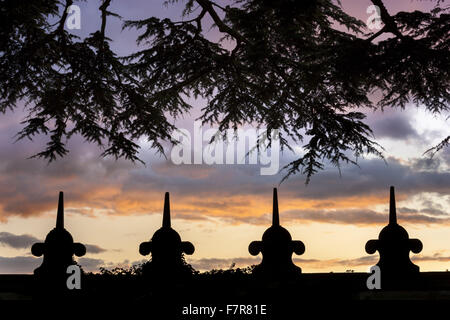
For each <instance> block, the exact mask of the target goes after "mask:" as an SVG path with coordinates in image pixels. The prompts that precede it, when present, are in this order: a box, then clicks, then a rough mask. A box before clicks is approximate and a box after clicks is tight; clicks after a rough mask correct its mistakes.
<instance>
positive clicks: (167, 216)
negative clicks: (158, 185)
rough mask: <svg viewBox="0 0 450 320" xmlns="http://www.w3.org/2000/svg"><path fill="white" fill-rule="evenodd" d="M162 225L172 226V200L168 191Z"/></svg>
mask: <svg viewBox="0 0 450 320" xmlns="http://www.w3.org/2000/svg"><path fill="white" fill-rule="evenodd" d="M162 226H163V227H165V228H170V200H169V193H168V192H166V194H165V197H164V213H163V224H162Z"/></svg>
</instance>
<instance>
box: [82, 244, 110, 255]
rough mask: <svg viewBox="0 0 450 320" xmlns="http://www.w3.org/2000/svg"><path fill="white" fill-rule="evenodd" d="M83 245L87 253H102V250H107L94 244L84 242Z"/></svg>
mask: <svg viewBox="0 0 450 320" xmlns="http://www.w3.org/2000/svg"><path fill="white" fill-rule="evenodd" d="M85 247H86V253H87V254H98V253H103V252H106V251H108V250H106V249H103V248H102V247H99V246H97V245H95V244H85Z"/></svg>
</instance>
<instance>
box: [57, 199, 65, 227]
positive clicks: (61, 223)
mask: <svg viewBox="0 0 450 320" xmlns="http://www.w3.org/2000/svg"><path fill="white" fill-rule="evenodd" d="M56 228H57V229H64V193H63V192H62V191H60V192H59V199H58V212H57V214H56Z"/></svg>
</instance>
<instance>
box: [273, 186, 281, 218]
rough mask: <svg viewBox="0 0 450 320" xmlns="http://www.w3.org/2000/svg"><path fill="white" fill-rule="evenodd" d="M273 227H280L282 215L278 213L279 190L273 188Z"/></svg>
mask: <svg viewBox="0 0 450 320" xmlns="http://www.w3.org/2000/svg"><path fill="white" fill-rule="evenodd" d="M272 225H273V226H279V225H280V214H279V212H278V194H277V188H273V209H272Z"/></svg>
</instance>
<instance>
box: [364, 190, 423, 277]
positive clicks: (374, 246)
mask: <svg viewBox="0 0 450 320" xmlns="http://www.w3.org/2000/svg"><path fill="white" fill-rule="evenodd" d="M375 251H378V252H379V254H380V260H379V261H378V263H377V266H379V267H380V271H381V279H382V282H384V283H386V284H388V283H389V282H392V281H394V280H395V279H400V278H404V277H405V276H408V275H410V274H411V273H418V272H419V267H418V266H416V265H415V264H413V263H412V262H411V260H410V258H409V252H410V251H412V252H413V253H419V252H420V251H422V242H421V241H420V240H419V239H409V235H408V232H406V230H405V229H404V228H403V227H402V226H400V225H399V224H398V223H397V211H396V207H395V191H394V187H392V186H391V188H390V201H389V224H388V225H387V226H385V227H384V228H383V229H382V230H381V232H380V234H379V236H378V240H369V241H367V243H366V252H367V253H369V254H373V253H375ZM383 279H384V280H383Z"/></svg>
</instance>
